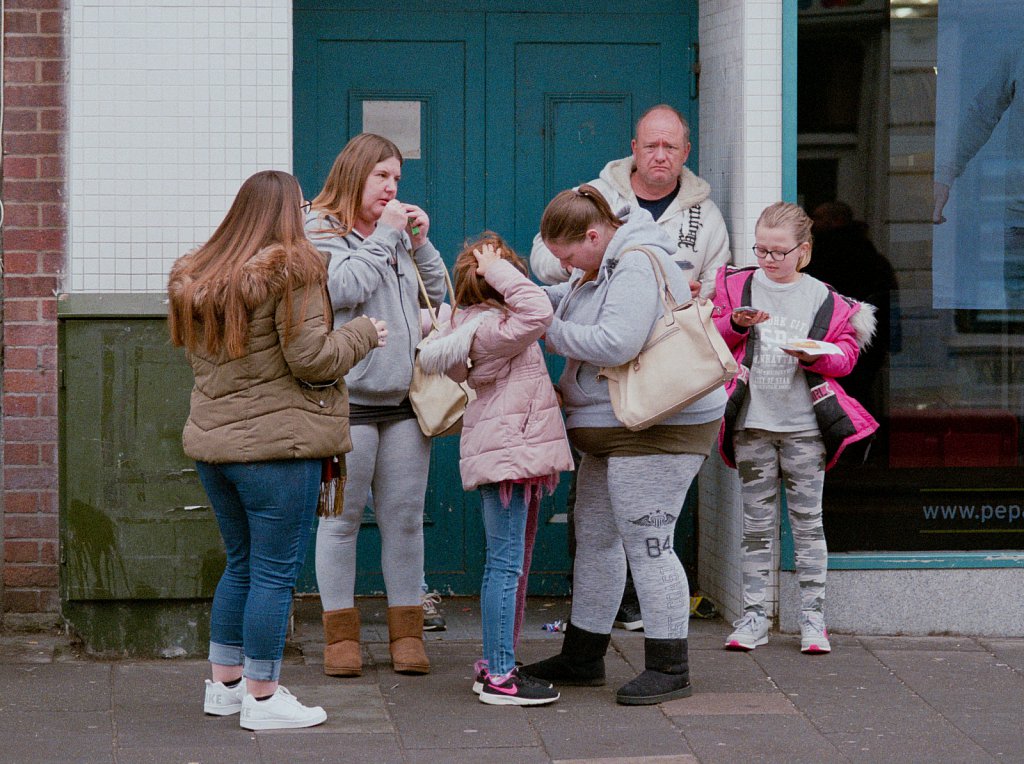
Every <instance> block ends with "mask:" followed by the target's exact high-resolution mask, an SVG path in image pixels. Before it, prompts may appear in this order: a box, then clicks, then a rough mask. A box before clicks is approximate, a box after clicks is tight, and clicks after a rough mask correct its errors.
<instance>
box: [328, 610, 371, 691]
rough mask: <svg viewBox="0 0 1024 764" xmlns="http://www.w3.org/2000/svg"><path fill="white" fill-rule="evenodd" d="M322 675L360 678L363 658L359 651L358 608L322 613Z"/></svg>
mask: <svg viewBox="0 0 1024 764" xmlns="http://www.w3.org/2000/svg"><path fill="white" fill-rule="evenodd" d="M324 673H325V674H327V675H328V676H360V675H361V674H362V673H363V656H362V654H361V653H360V651H359V608H354V607H349V608H345V609H343V610H327V611H325V612H324Z"/></svg>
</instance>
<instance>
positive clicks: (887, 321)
mask: <svg viewBox="0 0 1024 764" xmlns="http://www.w3.org/2000/svg"><path fill="white" fill-rule="evenodd" d="M811 218H812V220H813V227H812V229H811V230H812V232H813V234H814V257H813V258H811V261H810V262H809V263H808V264H807V266H806V267H805V268H804V269H803V273H804V274H806V275H809V276H814V277H815V278H816V279H818V280H819V281H823V282H824V283H826V284H828V285H829V286H831V287H832V288H833V289H835V290H836V291H837V292H839V294H842V295H845V296H847V297H852V298H853V299H855V300H858V301H860V302H866V303H870V304H871V305H873V306H875V319H876V320H877V322H878V326H877V329H876V331H875V336H874V338H873V339H872V342H871V344H870V345H868V346H867V347H866V348H864V350H863V351H862V352H861V353H860V356H859V357H858V358H857V364H856V365H855V366H854V367H853V371H851V372H850V373H849V374H848V375H847V376H845V377H844V378H843V389H844V390H846V392H847V393H848V394H849V395H851V396H853V397H854V398H856V399H857V400H858V401H859V402H860V403H861V404H862V405H863V406H864V408H866V409H867V410H868V412H870V414H871V415H872V416H873V417H875V418H876V419H880V418H881V416H882V413H883V412H882V407H883V397H882V390H881V384H880V381H881V380H880V379H879V374H880V372H881V371H882V368H883V366H884V365H885V360H886V357H887V356H888V355H889V353H890V352H898V351H899V350H900V349H901V346H902V340H901V336H902V335H901V332H900V320H899V286H898V283H897V281H896V272H895V271H894V270H893V267H892V265H891V264H890V263H889V260H888V259H887V258H886V257H885V256H884V255H882V254H881V253H880V252H879V251H878V250H877V249H876V248H875V245H874V244H873V243H872V242H871V239H870V238H869V237H868V231H867V225H866V224H864V223H863V222H861V221H858V220H855V219H854V217H853V210H852V209H850V206H849V205H848V204H846V203H844V202H839V201H833V202H824V203H822V204H819V205H818V206H817V207H815V208H814V211H813V212H812V213H811Z"/></svg>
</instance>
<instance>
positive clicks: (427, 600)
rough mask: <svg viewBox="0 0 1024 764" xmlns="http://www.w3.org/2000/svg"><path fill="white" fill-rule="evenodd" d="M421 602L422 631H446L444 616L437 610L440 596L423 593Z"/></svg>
mask: <svg viewBox="0 0 1024 764" xmlns="http://www.w3.org/2000/svg"><path fill="white" fill-rule="evenodd" d="M422 602H423V631H445V630H447V628H448V624H447V623H445V620H444V616H443V615H441V611H440V610H438V606H439V605H440V604H441V595H440V594H438V593H437V592H424V593H423V598H422Z"/></svg>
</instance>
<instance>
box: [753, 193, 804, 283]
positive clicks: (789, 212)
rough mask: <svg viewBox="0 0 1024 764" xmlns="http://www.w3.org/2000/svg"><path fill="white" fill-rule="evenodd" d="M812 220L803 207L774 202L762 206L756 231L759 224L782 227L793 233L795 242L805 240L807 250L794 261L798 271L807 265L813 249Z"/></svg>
mask: <svg viewBox="0 0 1024 764" xmlns="http://www.w3.org/2000/svg"><path fill="white" fill-rule="evenodd" d="M813 224H814V221H813V220H811V218H810V217H809V216H808V215H807V213H806V212H804V209H803V207H800V206H799V205H796V204H790V203H789V202H775V204H770V205H768V206H767V207H765V208H764V210H763V211H762V212H761V216H760V217H759V218H758V219H757V225H755V226H754V230H755V231H756V230H757V229H758V228H760V227H761V226H764V227H765V228H784V229H786V230H787V231H789V232H790V233H792V234H793V238H795V239H796V242H797V244H803V243H804V242H807V243H808V244H810V246H809V247H808V248H807V252H806V253H804V254H802V255H800V259H799V260H798V261H797V263H796V269H797V270H798V271H800V270H803V269H804V268H806V267H807V264H808V263H809V262H811V251H812V250H813V249H814V236H813V235H812V234H811V226H812V225H813Z"/></svg>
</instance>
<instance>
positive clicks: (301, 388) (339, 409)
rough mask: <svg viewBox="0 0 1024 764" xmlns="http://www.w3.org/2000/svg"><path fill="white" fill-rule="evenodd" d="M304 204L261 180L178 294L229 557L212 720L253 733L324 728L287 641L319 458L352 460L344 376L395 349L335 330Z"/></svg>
mask: <svg viewBox="0 0 1024 764" xmlns="http://www.w3.org/2000/svg"><path fill="white" fill-rule="evenodd" d="M303 206H304V204H303V201H302V192H301V190H300V189H299V184H298V182H297V181H296V180H295V178H294V177H292V176H291V175H289V174H288V173H284V172H280V171H276V170H267V171H264V172H259V173H256V174H255V175H253V176H252V177H251V178H249V179H248V180H247V181H245V183H244V184H243V185H242V187H241V189H240V190H239V192H238V196H237V197H236V198H235V201H234V203H233V204H232V205H231V209H230V210H228V214H227V216H226V217H225V218H224V221H223V222H222V223H221V224H220V226H219V227H218V228H217V230H216V231H215V232H214V234H213V236H212V238H211V239H210V240H209V241H208V242H207V243H206V244H204V245H203V246H201V247H200V248H199V249H197V250H196V251H195V252H192V253H190V254H187V255H185V256H184V257H181V258H180V259H179V260H178V261H177V262H176V263H175V264H174V267H173V268H172V269H171V274H170V279H169V282H168V294H169V297H170V308H169V318H168V320H169V325H170V333H171V341H172V342H173V343H174V344H175V345H178V346H183V347H184V348H185V351H186V355H187V357H188V361H189V363H190V364H191V365H192V371H193V373H194V375H195V387H194V388H193V389H192V399H191V406H190V410H189V417H188V421H187V422H186V423H185V431H184V435H183V443H184V448H185V453H186V454H188V455H189V456H190V457H192V458H193V459H195V460H196V468H197V470H198V472H199V477H200V480H201V481H202V483H203V487H204V488H205V489H206V493H207V495H208V496H209V497H210V502H211V504H212V505H213V511H214V514H215V515H216V517H217V524H218V526H219V527H220V532H221V536H222V537H223V539H224V546H225V549H226V553H227V564H226V567H225V570H224V574H223V576H222V577H221V580H220V583H219V584H218V585H217V590H216V593H215V594H214V598H213V607H212V611H211V616H210V663H211V667H212V675H213V679H212V681H211V680H207V681H206V698H205V703H204V710H205V712H206V713H208V714H214V715H218V716H226V715H229V714H234V713H239V712H241V716H240V724H241V726H242V727H244V728H245V729H252V730H258V729H281V728H292V727H310V726H313V725H316V724H320V723H321V722H323V721H324V720H325V719H326V718H327V715H326V714H325V713H324V710H323V709H322V708H320V707H319V706H315V707H312V708H311V707H307V706H304V705H302V704H301V703H300V702H299V701H298V700H296V699H295V696H293V695H292V694H291V693H289V692H288V690H286V689H285V688H284V687H280V686H279V685H278V677H279V675H280V670H281V658H282V655H283V653H284V638H285V630H286V627H287V620H288V611H289V607H290V605H291V596H292V588H293V586H294V585H295V580H296V578H297V577H298V573H299V570H300V568H301V567H302V562H303V558H304V555H305V551H306V545H307V541H308V538H309V533H310V529H311V526H312V523H313V517H314V514H315V512H316V507H317V502H318V499H319V496H320V487H321V468H322V460H323V459H324V458H327V457H334V456H338V455H341V454H343V453H345V452H346V451H348V450H350V449H351V443H350V441H349V435H348V399H347V395H346V392H345V386H344V382H343V380H342V377H343V376H344V374H345V373H346V372H347V371H348V370H349V369H350V368H352V366H354V365H355V364H356V363H358V362H359V361H360V360H361V359H362V358H363V357H364V356H365V355H366V354H367V353H369V352H370V350H372V349H373V348H375V347H379V346H381V345H383V344H384V342H385V337H386V336H387V329H386V327H385V325H384V322H383V321H376V320H374V319H370V318H366V317H362V318H357V319H356V320H354V321H351V322H349V323H348V324H345V325H344V326H342V327H340V328H338V329H336V330H334V331H332V330H331V328H330V326H331V310H330V306H329V303H328V302H327V295H326V290H325V283H326V276H327V271H326V264H325V262H324V259H323V256H322V255H320V253H319V252H317V250H316V248H314V247H313V245H312V244H310V243H309V241H308V240H307V239H306V236H305V233H304V231H303V225H302V207H303Z"/></svg>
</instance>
